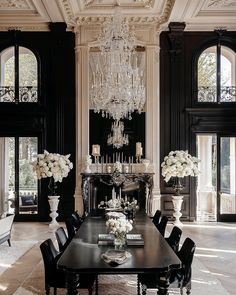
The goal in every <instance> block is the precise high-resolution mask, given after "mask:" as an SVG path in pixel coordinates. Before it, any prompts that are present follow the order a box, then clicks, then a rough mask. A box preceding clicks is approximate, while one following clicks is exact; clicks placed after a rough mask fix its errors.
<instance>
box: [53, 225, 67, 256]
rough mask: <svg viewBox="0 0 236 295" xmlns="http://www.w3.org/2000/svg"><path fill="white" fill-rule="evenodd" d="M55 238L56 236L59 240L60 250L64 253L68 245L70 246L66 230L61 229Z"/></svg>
mask: <svg viewBox="0 0 236 295" xmlns="http://www.w3.org/2000/svg"><path fill="white" fill-rule="evenodd" d="M55 236H56V239H57V243H58V246H59V250H60V252H63V251H64V250H65V249H66V247H67V245H68V237H67V235H66V232H65V230H64V228H63V227H59V228H58V229H57V230H56V231H55Z"/></svg>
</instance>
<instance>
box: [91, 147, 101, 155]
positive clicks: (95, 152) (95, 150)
mask: <svg viewBox="0 0 236 295" xmlns="http://www.w3.org/2000/svg"><path fill="white" fill-rule="evenodd" d="M92 155H93V156H94V157H95V156H100V145H99V144H93V145H92Z"/></svg>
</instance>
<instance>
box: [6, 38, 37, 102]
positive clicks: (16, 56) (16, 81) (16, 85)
mask: <svg viewBox="0 0 236 295" xmlns="http://www.w3.org/2000/svg"><path fill="white" fill-rule="evenodd" d="M12 47H13V48H14V78H15V79H14V101H11V102H4V101H2V102H1V101H0V103H1V105H2V104H7V105H12V104H13V105H18V104H21V105H24V104H33V105H39V104H40V101H41V99H40V98H41V87H40V85H41V81H40V73H41V70H40V59H39V57H38V54H37V52H35V51H34V50H33V49H32V48H29V47H27V46H25V45H24V44H19V43H15V44H9V46H7V47H5V48H3V49H1V51H0V54H1V53H2V52H3V51H5V50H7V49H10V48H12ZM20 47H22V48H26V49H28V50H30V51H31V52H32V53H33V54H34V56H35V58H36V61H37V101H35V102H31V101H20V100H19V96H20V95H19V94H20V85H19V84H20V83H19V77H20V75H19V71H20V68H19V49H20ZM0 87H1V86H0Z"/></svg>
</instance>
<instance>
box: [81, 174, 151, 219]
mask: <svg viewBox="0 0 236 295" xmlns="http://www.w3.org/2000/svg"><path fill="white" fill-rule="evenodd" d="M153 175H154V173H145V172H143V173H119V172H114V173H81V176H82V183H81V190H82V196H83V202H84V212H85V214H88V213H89V212H90V211H91V210H93V209H96V207H97V204H96V200H95V199H94V197H93V190H92V189H93V186H94V183H95V182H99V183H101V184H105V185H107V186H111V187H121V186H123V185H129V184H131V183H144V185H145V198H146V199H145V210H146V213H147V214H148V215H151V214H152V212H151V209H152V207H151V206H152V188H153Z"/></svg>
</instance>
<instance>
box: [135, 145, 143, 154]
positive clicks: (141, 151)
mask: <svg viewBox="0 0 236 295" xmlns="http://www.w3.org/2000/svg"><path fill="white" fill-rule="evenodd" d="M142 154H143V148H142V143H141V142H136V156H142Z"/></svg>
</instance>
